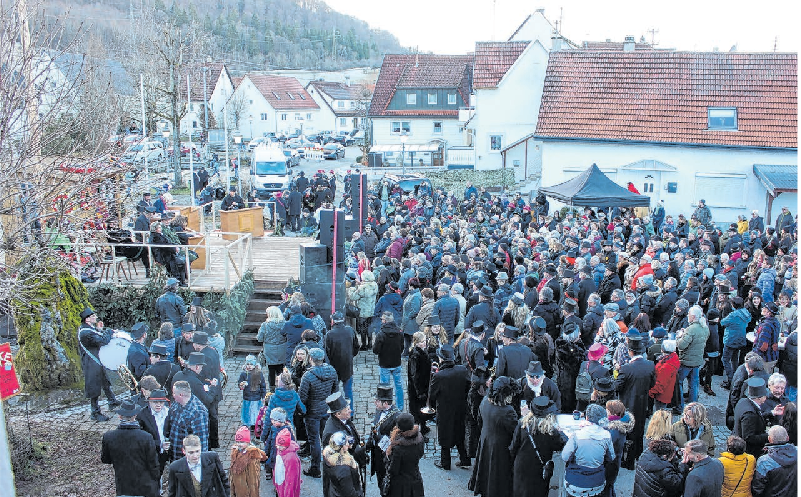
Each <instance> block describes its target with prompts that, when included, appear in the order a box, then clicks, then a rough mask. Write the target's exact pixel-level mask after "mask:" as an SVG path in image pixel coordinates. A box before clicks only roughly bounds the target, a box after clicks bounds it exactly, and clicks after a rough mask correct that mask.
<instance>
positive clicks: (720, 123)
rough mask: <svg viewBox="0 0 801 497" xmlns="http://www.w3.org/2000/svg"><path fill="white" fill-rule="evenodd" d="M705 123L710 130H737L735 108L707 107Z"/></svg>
mask: <svg viewBox="0 0 801 497" xmlns="http://www.w3.org/2000/svg"><path fill="white" fill-rule="evenodd" d="M707 123H708V129H710V130H724V131H736V130H737V108H736V107H709V108H708V109H707Z"/></svg>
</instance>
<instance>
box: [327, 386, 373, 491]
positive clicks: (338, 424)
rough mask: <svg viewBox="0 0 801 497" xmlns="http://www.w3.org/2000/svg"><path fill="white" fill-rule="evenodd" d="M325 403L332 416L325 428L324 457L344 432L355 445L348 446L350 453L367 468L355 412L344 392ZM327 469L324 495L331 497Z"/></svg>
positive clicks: (329, 397) (332, 395)
mask: <svg viewBox="0 0 801 497" xmlns="http://www.w3.org/2000/svg"><path fill="white" fill-rule="evenodd" d="M325 402H326V404H328V412H329V413H330V416H328V419H327V420H326V422H325V428H323V437H322V439H323V446H324V447H326V450H325V451H324V452H323V455H324V456H325V453H326V451H327V447H329V446H330V444H331V437H332V436H333V435H334V434H335V433H339V432H342V433H344V434H345V435H346V436H347V437H351V438H352V439H353V443H350V444H348V453H349V454H350V455H351V456H352V457H353V459H354V460H355V461H356V463H357V464H358V465H359V466H360V467H362V468H363V467H365V466H367V463H368V460H367V451H366V450H365V448H364V446H362V444H361V437H359V432H358V431H356V426H355V425H354V424H353V411H352V410H351V409H350V407H349V406H348V400H347V399H346V398H345V397H343V396H342V392H334V393H332V394H331V395H329V396H328V397H327V398H326V399H325ZM327 469H328V468H327V466H326V465H325V464H323V495H329V486H330V482H329V481H328V478H329V472H328V471H327Z"/></svg>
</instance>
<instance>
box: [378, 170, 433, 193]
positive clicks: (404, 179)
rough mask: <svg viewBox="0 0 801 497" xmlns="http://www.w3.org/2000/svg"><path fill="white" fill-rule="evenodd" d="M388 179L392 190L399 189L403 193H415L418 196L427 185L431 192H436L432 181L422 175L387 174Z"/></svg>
mask: <svg viewBox="0 0 801 497" xmlns="http://www.w3.org/2000/svg"><path fill="white" fill-rule="evenodd" d="M386 178H387V179H388V180H389V184H390V188H391V189H394V188H395V187H398V188H400V189H401V190H403V193H413V194H415V195H417V194H418V191H419V189H420V186H421V185H426V186H427V187H428V191H430V192H433V191H434V187H433V185H432V184H431V181H430V180H429V179H428V178H426V177H425V176H423V175H422V174H418V173H411V174H405V175H404V174H387V175H386Z"/></svg>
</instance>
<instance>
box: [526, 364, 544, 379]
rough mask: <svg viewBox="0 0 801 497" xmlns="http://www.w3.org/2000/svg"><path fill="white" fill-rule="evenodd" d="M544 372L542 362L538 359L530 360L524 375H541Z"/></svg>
mask: <svg viewBox="0 0 801 497" xmlns="http://www.w3.org/2000/svg"><path fill="white" fill-rule="evenodd" d="M543 374H544V372H543V370H542V364H541V363H540V361H531V362H529V363H528V369H526V376H542V375H543Z"/></svg>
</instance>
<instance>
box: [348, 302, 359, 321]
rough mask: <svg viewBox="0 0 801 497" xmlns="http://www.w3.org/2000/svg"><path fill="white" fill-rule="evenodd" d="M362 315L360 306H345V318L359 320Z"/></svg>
mask: <svg viewBox="0 0 801 497" xmlns="http://www.w3.org/2000/svg"><path fill="white" fill-rule="evenodd" d="M360 315H361V312H360V311H359V306H357V305H353V304H345V316H346V317H349V318H357V317H359V316H360Z"/></svg>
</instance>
